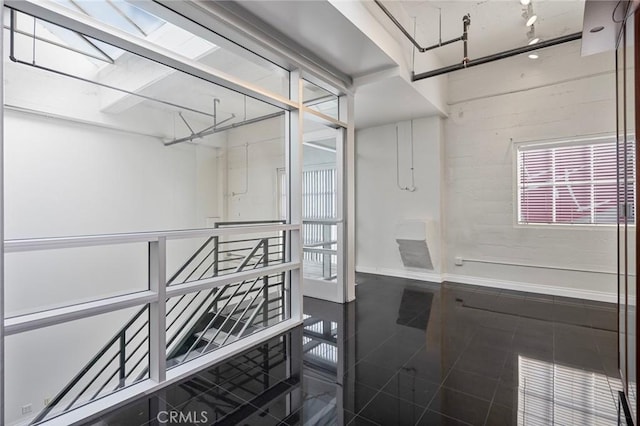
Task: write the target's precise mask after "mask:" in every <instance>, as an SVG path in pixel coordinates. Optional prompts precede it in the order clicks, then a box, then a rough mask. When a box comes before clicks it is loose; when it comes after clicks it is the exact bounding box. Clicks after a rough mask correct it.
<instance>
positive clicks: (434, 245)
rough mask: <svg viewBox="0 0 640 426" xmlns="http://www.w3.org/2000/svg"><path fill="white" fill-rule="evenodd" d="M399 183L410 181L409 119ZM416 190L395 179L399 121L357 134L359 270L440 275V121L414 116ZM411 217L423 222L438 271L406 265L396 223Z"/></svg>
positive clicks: (403, 126) (401, 136) (402, 127)
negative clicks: (397, 241) (426, 225)
mask: <svg viewBox="0 0 640 426" xmlns="http://www.w3.org/2000/svg"><path fill="white" fill-rule="evenodd" d="M398 130H399V132H398V140H399V147H400V151H399V152H400V155H399V158H400V185H401V186H402V187H406V186H410V185H411V175H410V172H409V168H410V122H401V123H399V129H398ZM413 138H414V168H415V187H416V190H415V191H414V192H409V191H402V190H400V189H399V188H398V187H397V179H396V125H394V124H392V125H385V126H380V127H372V128H368V129H363V130H359V131H357V132H356V241H357V250H356V270H358V271H361V272H372V273H380V274H390V275H396V274H399V273H403V274H407V275H411V276H415V277H420V278H424V279H429V280H438V278H439V276H440V274H441V273H442V265H441V258H442V257H441V256H442V242H441V235H440V230H441V227H442V224H441V221H442V215H441V208H442V205H441V202H440V199H441V196H442V194H441V191H442V186H441V170H442V169H441V167H442V166H441V165H442V161H441V160H442V159H441V157H442V120H441V119H440V118H438V117H430V118H421V119H416V120H414V122H413ZM407 220H418V221H425V223H428V224H429V225H428V228H427V245H428V247H429V251H430V253H431V257H432V261H433V265H434V269H433V270H422V269H406V268H405V267H404V265H403V263H402V259H401V258H400V252H399V250H398V244H397V243H396V226H397V225H398V224H399V223H402V222H404V221H407Z"/></svg>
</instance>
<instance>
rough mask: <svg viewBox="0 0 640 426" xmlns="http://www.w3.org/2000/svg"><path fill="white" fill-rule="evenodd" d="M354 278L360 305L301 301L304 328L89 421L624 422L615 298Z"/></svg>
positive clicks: (103, 423)
mask: <svg viewBox="0 0 640 426" xmlns="http://www.w3.org/2000/svg"><path fill="white" fill-rule="evenodd" d="M357 280H358V287H357V300H356V302H354V303H351V304H347V305H337V304H333V303H328V302H323V301H319V300H315V299H305V306H304V311H305V320H304V325H303V326H302V327H298V328H297V329H295V330H293V331H291V332H289V333H286V334H285V335H283V336H280V337H278V338H275V339H272V340H271V341H270V342H268V344H263V345H260V346H259V347H257V348H255V349H253V350H251V351H248V352H246V353H244V354H242V355H240V356H238V357H236V358H234V359H233V360H231V361H228V362H226V363H224V364H223V365H219V366H216V367H214V368H211V369H209V370H207V371H204V372H201V373H199V374H196V375H194V376H193V377H192V378H190V379H189V380H186V381H184V382H182V383H180V384H177V385H174V386H171V387H169V388H167V389H165V390H164V391H163V392H161V393H158V394H156V395H153V396H151V397H146V398H144V399H141V400H140V401H137V402H136V403H134V404H131V405H130V406H128V407H125V408H122V409H119V410H116V411H114V412H112V413H109V414H107V415H105V416H103V417H102V418H100V419H96V420H94V421H92V422H90V423H89V424H94V425H146V424H154V425H155V424H216V425H218V424H219V425H347V424H351V425H392V426H395V425H465V424H471V425H552V424H557V425H615V424H617V423H618V402H617V401H618V391H619V389H620V382H619V379H617V378H616V377H617V372H616V370H617V353H616V331H615V330H616V307H615V305H612V304H606V303H599V302H590V301H583V300H577V299H568V298H561V297H553V296H546V295H539V294H531V293H520V292H515V291H507V290H497V289H490V288H483V287H474V286H467V285H460V284H447V283H445V284H443V285H442V286H441V285H435V284H433V285H432V284H428V283H423V282H418V281H412V280H405V279H399V278H389V277H382V276H376V275H368V274H358V277H357ZM171 413H174V418H173V419H171V418H169V414H171ZM179 413H182V417H180V416H179ZM159 414H161V415H160V416H159ZM189 415H191V417H188V416H189ZM197 415H199V416H200V417H197ZM204 417H206V421H203V420H205V419H204ZM172 420H173V421H172Z"/></svg>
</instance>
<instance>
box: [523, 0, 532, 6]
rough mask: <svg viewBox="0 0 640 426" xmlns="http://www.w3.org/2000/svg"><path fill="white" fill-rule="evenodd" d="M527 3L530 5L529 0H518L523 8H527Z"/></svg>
mask: <svg viewBox="0 0 640 426" xmlns="http://www.w3.org/2000/svg"><path fill="white" fill-rule="evenodd" d="M529 3H531V0H520V4H521V5H523V6H527V5H528V4H529Z"/></svg>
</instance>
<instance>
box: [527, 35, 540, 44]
mask: <svg viewBox="0 0 640 426" xmlns="http://www.w3.org/2000/svg"><path fill="white" fill-rule="evenodd" d="M539 41H540V38H539V37H536V38H532V39H531V40H529V46H531V45H532V44H536V43H537V42H539Z"/></svg>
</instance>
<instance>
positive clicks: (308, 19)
mask: <svg viewBox="0 0 640 426" xmlns="http://www.w3.org/2000/svg"><path fill="white" fill-rule="evenodd" d="M236 3H237V4H239V5H240V6H241V7H242V8H243V9H245V10H246V11H248V12H249V13H250V14H252V15H254V16H256V17H258V19H260V20H261V21H263V22H264V23H266V24H268V25H269V26H271V27H273V28H275V29H276V31H281V32H282V34H284V35H285V36H286V37H287V38H289V39H290V40H293V41H295V42H297V43H298V44H300V45H301V46H304V47H305V48H306V49H307V50H309V51H311V52H312V53H313V54H314V55H316V56H317V57H319V58H321V59H322V60H323V61H325V62H327V63H329V64H331V65H333V66H335V67H336V68H337V69H339V70H340V71H342V72H343V73H345V74H347V75H350V76H358V75H362V74H368V73H370V72H373V71H378V70H381V69H385V68H389V67H392V66H394V65H395V63H394V62H393V61H392V60H391V58H389V57H388V56H387V55H386V54H385V53H384V52H383V51H382V50H381V49H380V48H379V47H377V46H376V45H375V44H374V43H372V42H371V40H369V39H368V38H367V37H366V36H365V35H364V34H363V33H362V32H361V31H360V30H358V29H357V28H356V27H355V26H354V25H353V24H352V23H351V22H349V21H348V20H347V19H346V18H345V17H344V15H342V14H341V13H340V12H339V11H338V10H337V9H336V8H335V7H333V6H331V4H330V3H329V2H327V1H315V0H311V1H288V0H285V1H283V0H269V1H252V0H240V1H237V2H236Z"/></svg>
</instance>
